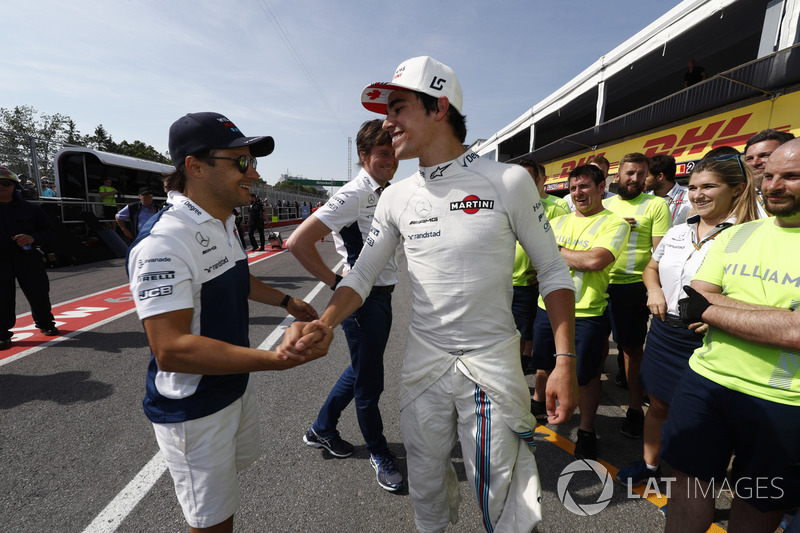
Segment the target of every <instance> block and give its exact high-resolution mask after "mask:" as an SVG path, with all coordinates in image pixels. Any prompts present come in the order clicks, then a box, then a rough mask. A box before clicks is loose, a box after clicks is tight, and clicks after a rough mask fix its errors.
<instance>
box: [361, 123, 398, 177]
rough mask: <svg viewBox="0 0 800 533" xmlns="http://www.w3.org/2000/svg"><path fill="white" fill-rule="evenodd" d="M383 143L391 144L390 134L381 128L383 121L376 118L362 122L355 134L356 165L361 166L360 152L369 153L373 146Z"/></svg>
mask: <svg viewBox="0 0 800 533" xmlns="http://www.w3.org/2000/svg"><path fill="white" fill-rule="evenodd" d="M384 144H392V134H391V133H389V132H388V131H386V130H384V129H383V121H382V120H381V119H379V118H376V119H374V120H368V121H366V122H364V123H363V124H362V125H361V129H359V130H358V134H357V135H356V150H357V151H358V166H361V153H362V152H363V153H365V154H367V155H369V153H370V152H371V151H372V148H373V147H375V146H383V145H384Z"/></svg>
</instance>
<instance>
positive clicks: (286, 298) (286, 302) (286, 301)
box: [281, 294, 292, 309]
mask: <svg viewBox="0 0 800 533" xmlns="http://www.w3.org/2000/svg"><path fill="white" fill-rule="evenodd" d="M291 299H292V297H291V296H289V295H288V294H287V295H286V296H284V297H283V300H282V301H281V307H283V308H284V309H286V308H287V307H289V300H291Z"/></svg>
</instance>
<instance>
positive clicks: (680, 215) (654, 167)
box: [644, 154, 692, 227]
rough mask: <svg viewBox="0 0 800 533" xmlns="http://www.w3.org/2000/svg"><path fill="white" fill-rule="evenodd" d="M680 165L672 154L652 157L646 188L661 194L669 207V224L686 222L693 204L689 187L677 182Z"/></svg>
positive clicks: (649, 192)
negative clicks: (690, 200) (676, 176)
mask: <svg viewBox="0 0 800 533" xmlns="http://www.w3.org/2000/svg"><path fill="white" fill-rule="evenodd" d="M677 170H678V165H677V163H675V158H674V157H672V156H671V155H663V154H657V155H654V156H653V157H651V158H650V163H649V164H648V165H647V177H646V178H645V179H644V190H645V191H646V192H647V194H652V195H653V196H660V197H661V198H663V199H664V201H665V202H667V207H668V208H669V225H670V227H672V226H677V225H679V224H683V223H684V222H686V217H687V215H688V214H689V211H691V210H692V204H690V203H689V189H688V188H686V187H684V186H683V185H680V184H678V183H676V182H675V174H676V173H677Z"/></svg>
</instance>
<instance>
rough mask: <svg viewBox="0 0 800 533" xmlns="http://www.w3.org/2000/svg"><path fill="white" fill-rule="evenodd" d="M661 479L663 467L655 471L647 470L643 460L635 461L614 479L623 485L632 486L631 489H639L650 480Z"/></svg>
mask: <svg viewBox="0 0 800 533" xmlns="http://www.w3.org/2000/svg"><path fill="white" fill-rule="evenodd" d="M660 477H661V465H658V468H656V469H655V471H653V470H650V469H649V468H647V464H646V463H645V462H644V461H643V460H639V461H635V462H633V463H631V464H629V465H628V466H626V467H625V468H623V469H621V470H620V471H619V472H617V477H616V478H614V479H616V480H617V481H619V482H620V483H622V484H623V485H630V486H631V487H638V486H639V485H641V484H642V483H644V482H645V481H647V480H648V479H650V478H660Z"/></svg>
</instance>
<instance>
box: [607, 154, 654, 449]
mask: <svg viewBox="0 0 800 533" xmlns="http://www.w3.org/2000/svg"><path fill="white" fill-rule="evenodd" d="M648 170H649V159H648V158H647V157H646V156H645V155H643V154H640V153H631V154H627V155H626V156H625V157H623V158H622V160H621V161H620V163H619V173H618V174H617V177H618V182H617V196H612V197H611V198H608V199H606V200H604V201H603V204H604V205H605V207H606V209H608V210H609V211H611V212H613V213H616V214H617V215H619V216H621V217H622V218H624V219H625V220H627V221H628V223H629V224H630V226H631V234H630V239H629V240H628V242H627V245H626V246H625V247H624V248H623V251H622V253H620V255H619V257H617V259H616V260H615V261H614V265H613V267H612V268H611V283H610V284H609V286H608V300H609V306H608V310H609V313H610V318H611V331H612V333H613V335H614V342H616V343H617V346H618V348H619V351H620V352H621V353H622V354H623V357H624V359H625V377H626V378H627V381H628V393H629V397H630V400H629V406H628V412H627V413H626V416H625V421H624V422H623V423H622V427H621V428H620V432H621V433H622V434H623V435H625V436H626V437H630V438H633V439H636V438H639V437H641V436H642V433H643V432H644V411H643V410H642V387H641V385H639V367H640V366H641V364H642V355H643V352H644V340H645V337H646V336H647V321H648V318H649V316H650V311H649V310H648V309H647V290H646V289H645V287H644V283H643V282H642V272H644V268H645V267H646V266H647V263H649V262H650V256H651V254H652V250H655V248H656V247H657V246H658V243H659V242H661V238H662V237H663V236H664V235H665V234H666V233H667V230H668V229H669V208H668V207H667V202H665V201H664V199H663V198H658V197H655V196H652V195H649V194H645V193H644V188H645V180H646V179H647V172H648Z"/></svg>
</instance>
